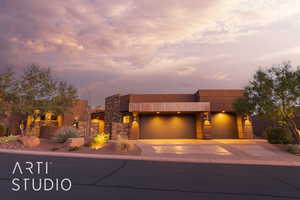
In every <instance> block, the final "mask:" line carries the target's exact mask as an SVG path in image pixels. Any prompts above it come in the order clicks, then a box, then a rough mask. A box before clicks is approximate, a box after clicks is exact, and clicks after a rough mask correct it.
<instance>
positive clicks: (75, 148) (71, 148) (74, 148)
mask: <svg viewBox="0 0 300 200" xmlns="http://www.w3.org/2000/svg"><path fill="white" fill-rule="evenodd" d="M79 149H80V147H70V148H69V151H78V150H79Z"/></svg>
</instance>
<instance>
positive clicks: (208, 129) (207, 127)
mask: <svg viewBox="0 0 300 200" xmlns="http://www.w3.org/2000/svg"><path fill="white" fill-rule="evenodd" d="M211 134H212V126H211V121H209V120H205V121H204V123H203V136H204V139H211Z"/></svg>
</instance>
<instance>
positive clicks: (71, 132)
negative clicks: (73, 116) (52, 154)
mask: <svg viewBox="0 0 300 200" xmlns="http://www.w3.org/2000/svg"><path fill="white" fill-rule="evenodd" d="M78 137H80V135H79V132H78V131H77V130H76V129H75V128H73V127H62V128H60V129H58V130H57V131H56V133H55V136H54V137H53V139H54V140H55V141H56V142H58V143H64V142H66V141H67V140H68V139H69V138H78Z"/></svg>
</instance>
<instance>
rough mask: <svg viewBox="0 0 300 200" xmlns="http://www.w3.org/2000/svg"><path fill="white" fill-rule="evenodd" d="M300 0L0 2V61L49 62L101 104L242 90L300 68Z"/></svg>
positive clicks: (18, 64) (2, 64)
mask: <svg viewBox="0 0 300 200" xmlns="http://www.w3.org/2000/svg"><path fill="white" fill-rule="evenodd" d="M299 36H300V1H299V0H251V1H249V0H51V1H46V0H0V67H1V68H2V67H3V68H4V67H5V66H8V65H9V66H15V68H16V69H18V70H19V69H20V68H22V67H24V66H26V65H28V64H30V63H38V64H40V65H42V66H46V67H51V68H52V69H53V71H54V72H55V73H56V74H57V75H58V76H59V77H60V78H61V79H64V80H67V81H68V82H70V83H72V84H74V85H75V86H77V87H78V89H79V93H80V96H81V97H82V98H87V96H88V94H89V93H90V94H91V98H92V104H94V105H97V104H102V103H103V102H104V97H106V96H108V95H112V94H115V93H162V92H164V93H192V92H195V91H196V90H197V89H207V88H208V89H211V88H214V89H216V88H242V87H243V86H244V85H245V84H246V83H247V82H248V81H249V79H250V78H251V75H252V74H253V72H254V71H255V70H256V69H257V68H258V67H259V66H262V67H264V66H271V65H273V64H277V63H281V62H282V61H291V62H292V64H293V65H299V64H300V38H299Z"/></svg>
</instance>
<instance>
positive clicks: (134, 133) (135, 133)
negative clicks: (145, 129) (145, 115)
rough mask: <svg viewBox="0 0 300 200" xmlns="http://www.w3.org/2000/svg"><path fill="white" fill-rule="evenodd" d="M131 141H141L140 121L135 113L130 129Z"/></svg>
mask: <svg viewBox="0 0 300 200" xmlns="http://www.w3.org/2000/svg"><path fill="white" fill-rule="evenodd" d="M129 139H131V140H137V139H140V120H139V115H138V114H137V113H133V117H132V121H131V125H130V129H129Z"/></svg>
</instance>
